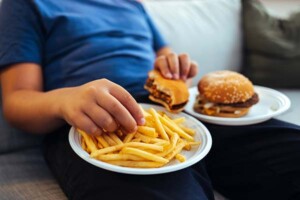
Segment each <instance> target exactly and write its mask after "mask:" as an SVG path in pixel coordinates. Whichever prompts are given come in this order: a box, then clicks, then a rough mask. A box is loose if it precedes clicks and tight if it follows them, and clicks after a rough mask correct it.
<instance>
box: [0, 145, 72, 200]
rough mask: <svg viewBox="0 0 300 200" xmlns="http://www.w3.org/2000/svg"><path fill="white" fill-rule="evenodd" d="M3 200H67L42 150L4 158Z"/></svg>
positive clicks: (1, 173)
mask: <svg viewBox="0 0 300 200" xmlns="http://www.w3.org/2000/svg"><path fill="white" fill-rule="evenodd" d="M0 163H1V164H0V199H1V200H12V199H13V200H54V199H55V200H64V199H66V197H65V195H64V193H63V192H62V190H61V189H60V187H59V185H58V184H57V182H56V181H55V179H54V178H53V176H52V174H51V173H50V171H49V169H48V167H47V165H46V163H45V161H44V158H43V156H42V154H41V150H40V149H39V148H29V149H25V150H23V151H19V152H11V153H7V154H3V155H0Z"/></svg>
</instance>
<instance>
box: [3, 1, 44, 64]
mask: <svg viewBox="0 0 300 200" xmlns="http://www.w3.org/2000/svg"><path fill="white" fill-rule="evenodd" d="M43 41H44V40H43V31H42V27H41V22H40V21H39V16H38V15H37V13H36V11H35V10H34V6H33V5H31V1H27V0H3V1H2V3H1V4H0V69H3V68H5V67H7V66H9V65H11V64H16V63H21V62H32V63H37V64H40V65H41V62H42V49H43Z"/></svg>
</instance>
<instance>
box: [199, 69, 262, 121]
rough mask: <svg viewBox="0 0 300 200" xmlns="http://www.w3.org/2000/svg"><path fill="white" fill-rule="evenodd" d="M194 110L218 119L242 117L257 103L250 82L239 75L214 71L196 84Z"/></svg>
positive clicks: (257, 99) (225, 71)
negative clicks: (196, 93) (196, 92)
mask: <svg viewBox="0 0 300 200" xmlns="http://www.w3.org/2000/svg"><path fill="white" fill-rule="evenodd" d="M198 91H199V95H198V96H197V97H196V101H195V104H194V110H195V111H196V112H198V113H201V114H205V115H211V116H218V117H242V116H244V115H246V114H247V113H248V112H249V110H250V108H251V107H252V106H253V105H254V104H256V103H257V102H258V101H259V97H258V94H257V93H256V92H255V91H254V87H253V84H252V82H251V81H250V80H249V79H248V78H246V77H245V76H243V75H242V74H240V73H237V72H233V71H227V70H223V71H215V72H211V73H208V74H206V75H204V76H203V77H202V79H201V80H200V81H199V83H198Z"/></svg>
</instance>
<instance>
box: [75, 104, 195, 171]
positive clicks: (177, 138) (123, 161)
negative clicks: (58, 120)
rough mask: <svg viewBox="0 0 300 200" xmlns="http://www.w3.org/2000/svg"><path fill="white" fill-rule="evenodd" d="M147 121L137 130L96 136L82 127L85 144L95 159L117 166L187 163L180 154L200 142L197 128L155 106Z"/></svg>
mask: <svg viewBox="0 0 300 200" xmlns="http://www.w3.org/2000/svg"><path fill="white" fill-rule="evenodd" d="M143 112H144V116H145V119H146V123H145V125H144V126H138V129H137V131H136V132H134V133H129V134H123V133H122V132H121V131H120V130H118V131H116V132H113V133H108V132H107V133H104V134H102V135H101V136H92V135H90V134H87V133H85V132H83V131H81V130H78V129H77V131H78V132H79V133H80V134H81V136H82V137H81V146H82V148H83V149H84V150H85V151H86V152H88V153H89V154H90V156H91V157H92V158H94V159H98V160H101V161H103V162H107V163H110V164H113V165H118V166H123V167H133V168H157V167H162V166H164V165H166V164H167V163H169V162H170V161H171V160H173V159H177V160H178V161H179V162H184V161H185V160H186V158H185V157H184V156H183V155H182V154H180V152H181V151H182V150H183V149H184V150H191V148H193V146H198V145H200V141H197V142H195V141H194V135H195V130H193V129H190V128H188V127H186V126H184V125H183V123H184V121H185V118H184V117H180V118H176V119H171V118H170V117H169V116H167V114H166V113H164V112H160V111H156V110H155V109H153V108H150V109H148V110H144V109H143Z"/></svg>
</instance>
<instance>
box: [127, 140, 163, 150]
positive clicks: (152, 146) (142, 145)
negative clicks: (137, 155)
mask: <svg viewBox="0 0 300 200" xmlns="http://www.w3.org/2000/svg"><path fill="white" fill-rule="evenodd" d="M125 146H126V147H135V148H140V149H151V150H155V151H163V150H164V148H163V146H159V145H156V144H146V143H141V142H129V143H126V144H125Z"/></svg>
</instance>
